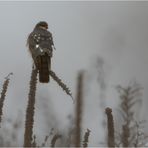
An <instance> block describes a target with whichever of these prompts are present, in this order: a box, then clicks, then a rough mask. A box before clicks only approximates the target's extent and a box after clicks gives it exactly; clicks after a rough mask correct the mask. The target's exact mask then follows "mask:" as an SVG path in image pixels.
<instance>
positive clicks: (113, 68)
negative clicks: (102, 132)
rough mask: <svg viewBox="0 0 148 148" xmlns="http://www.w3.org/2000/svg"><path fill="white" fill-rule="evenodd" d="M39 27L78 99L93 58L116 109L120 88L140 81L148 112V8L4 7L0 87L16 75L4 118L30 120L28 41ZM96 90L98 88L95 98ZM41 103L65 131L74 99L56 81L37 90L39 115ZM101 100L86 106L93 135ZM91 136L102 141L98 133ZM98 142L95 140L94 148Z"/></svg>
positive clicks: (79, 5) (62, 4)
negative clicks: (42, 24) (81, 77)
mask: <svg viewBox="0 0 148 148" xmlns="http://www.w3.org/2000/svg"><path fill="white" fill-rule="evenodd" d="M39 21H47V22H48V24H49V30H50V31H51V32H52V34H53V40H54V44H55V47H56V50H55V51H54V52H53V58H52V69H53V70H54V71H55V72H56V73H57V75H58V76H59V77H61V78H62V80H63V81H64V82H65V83H66V84H67V85H68V86H69V87H70V88H71V90H72V92H73V95H75V87H76V77H77V72H78V71H79V70H81V69H84V70H88V71H89V70H91V69H92V62H93V60H94V58H96V57H97V56H100V57H102V58H103V59H104V62H105V65H106V67H107V70H106V72H107V90H106V99H107V105H110V107H115V105H116V103H115V102H116V101H117V100H118V97H117V94H116V91H115V90H114V86H115V85H118V84H123V85H127V84H128V83H129V81H131V80H134V79H135V80H137V81H138V82H139V83H141V85H142V86H143V87H144V91H143V99H144V104H145V105H144V107H146V106H147V103H148V101H147V97H148V92H147V89H148V80H147V76H148V69H147V64H148V58H147V55H148V49H147V48H148V2H146V1H145V2H99V1H98V2H97V1H96V2H27V1H26V2H0V22H1V23H0V26H1V27H0V52H1V54H0V67H1V71H0V76H1V79H0V84H1V85H2V83H3V80H4V79H3V78H4V77H5V76H6V75H7V74H8V73H9V72H13V73H14V75H13V76H12V78H11V81H10V87H9V90H8V91H9V93H8V95H7V99H6V100H5V106H4V114H5V116H16V113H17V112H18V110H22V112H23V114H25V110H26V104H27V95H28V90H29V88H28V84H29V80H30V74H31V67H32V60H31V57H30V55H29V52H28V50H27V47H26V39H27V36H28V34H29V33H30V32H31V31H32V30H33V28H34V26H35V24H36V23H37V22H39ZM91 86H92V87H94V86H95V85H94V86H93V84H91ZM97 89H98V88H96V87H94V88H93V90H94V91H96V94H97ZM92 97H94V99H92ZM41 98H49V102H50V104H49V107H52V110H53V115H55V116H56V117H54V118H55V122H56V123H57V124H60V126H61V127H65V125H67V120H68V119H67V115H69V114H70V113H71V112H72V108H73V103H72V101H71V98H70V97H68V96H67V95H66V94H65V93H64V92H63V91H62V90H61V88H60V87H59V86H58V85H57V84H56V82H54V81H51V82H50V83H49V84H47V85H46V84H44V85H42V84H38V93H37V110H40V109H41V106H40V99H41ZM96 98H97V97H96V96H95V95H92V96H90V98H88V102H89V104H91V105H90V106H89V105H88V104H87V107H88V108H87V109H86V110H88V111H89V113H88V115H89V117H87V116H86V117H85V120H86V121H87V125H85V127H87V128H90V129H92V131H93V130H94V129H96V128H97V126H98V125H99V123H100V122H99V120H100V118H99V116H98V113H96V112H97V111H98V108H99V100H97V99H96ZM14 106H15V108H14ZM8 108H9V111H8V110H7V109H8ZM12 110H13V111H12ZM142 116H144V111H143V114H142ZM90 117H91V119H90ZM36 120H37V121H40V120H41V118H39V117H36ZM91 121H94V122H93V123H92V122H91ZM95 121H96V122H95ZM59 122H60V123H59ZM51 125H54V121H53V123H51ZM36 127H38V128H41V129H40V130H43V128H44V127H40V126H39V125H36ZM40 130H38V131H36V132H40ZM44 130H45V129H44ZM98 130H99V129H98ZM92 134H94V135H96V136H97V137H99V132H97V130H95V131H93V132H92ZM100 137H101V136H100ZM98 142H99V141H98V139H93V138H92V140H91V141H90V144H94V145H96V144H98Z"/></svg>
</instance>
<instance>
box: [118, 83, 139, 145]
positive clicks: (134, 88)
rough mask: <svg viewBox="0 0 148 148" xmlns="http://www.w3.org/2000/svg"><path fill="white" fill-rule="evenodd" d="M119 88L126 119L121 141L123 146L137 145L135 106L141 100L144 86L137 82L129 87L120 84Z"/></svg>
mask: <svg viewBox="0 0 148 148" xmlns="http://www.w3.org/2000/svg"><path fill="white" fill-rule="evenodd" d="M117 90H118V92H119V94H120V99H121V106H120V108H121V109H120V110H121V115H122V117H123V120H124V124H123V125H122V133H121V143H122V146H123V147H130V146H135V145H134V144H133V143H136V140H137V139H136V138H133V137H135V131H134V126H133V125H132V123H133V122H134V114H135V112H134V110H133V107H134V105H135V104H137V103H140V102H141V96H142V93H141V90H142V87H141V86H140V84H138V83H137V82H134V83H132V84H131V85H129V86H127V87H122V86H120V85H119V86H118V87H117Z"/></svg>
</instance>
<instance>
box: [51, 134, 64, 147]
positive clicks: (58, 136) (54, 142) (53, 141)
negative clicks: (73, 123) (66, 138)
mask: <svg viewBox="0 0 148 148" xmlns="http://www.w3.org/2000/svg"><path fill="white" fill-rule="evenodd" d="M61 137H62V136H61V135H59V134H55V135H54V136H53V138H52V140H51V147H55V144H56V141H57V140H58V139H59V138H61Z"/></svg>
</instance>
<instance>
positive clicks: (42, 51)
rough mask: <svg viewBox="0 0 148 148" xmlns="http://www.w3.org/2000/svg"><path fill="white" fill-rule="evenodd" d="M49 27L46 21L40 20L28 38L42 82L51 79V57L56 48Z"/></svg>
mask: <svg viewBox="0 0 148 148" xmlns="http://www.w3.org/2000/svg"><path fill="white" fill-rule="evenodd" d="M47 29H48V24H47V23H46V22H44V21H42V22H39V23H37V24H36V26H35V28H34V30H33V31H32V32H31V33H30V34H29V36H28V39H27V45H28V47H29V51H30V53H31V55H32V58H33V61H34V64H35V67H36V69H37V70H38V71H39V81H40V82H41V83H48V82H49V80H50V79H49V71H50V70H51V57H52V51H53V48H54V43H53V39H52V34H51V33H50V32H49V31H48V30H47Z"/></svg>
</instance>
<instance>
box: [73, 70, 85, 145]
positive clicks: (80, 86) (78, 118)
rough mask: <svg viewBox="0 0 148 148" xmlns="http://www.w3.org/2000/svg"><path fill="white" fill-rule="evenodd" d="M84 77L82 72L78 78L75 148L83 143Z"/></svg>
mask: <svg viewBox="0 0 148 148" xmlns="http://www.w3.org/2000/svg"><path fill="white" fill-rule="evenodd" d="M83 77H84V72H82V71H80V72H79V74H78V78H77V96H76V119H75V121H76V137H75V146H76V147H80V141H81V122H82V108H83V107H82V105H83Z"/></svg>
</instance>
